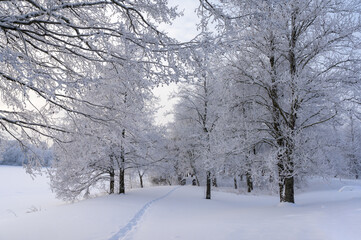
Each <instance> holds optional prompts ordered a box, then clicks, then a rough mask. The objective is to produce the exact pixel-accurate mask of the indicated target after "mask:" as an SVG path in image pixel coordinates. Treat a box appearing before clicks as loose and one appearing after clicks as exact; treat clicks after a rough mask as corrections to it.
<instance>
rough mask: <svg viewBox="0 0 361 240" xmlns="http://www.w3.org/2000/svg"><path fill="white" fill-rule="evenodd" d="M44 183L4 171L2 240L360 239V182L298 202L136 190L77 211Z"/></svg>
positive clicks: (306, 194) (320, 188) (314, 192)
mask: <svg viewBox="0 0 361 240" xmlns="http://www.w3.org/2000/svg"><path fill="white" fill-rule="evenodd" d="M47 181H48V179H47V178H46V177H45V176H42V177H37V178H36V179H35V180H34V181H33V180H32V179H31V177H30V176H28V175H26V174H25V172H24V169H23V168H20V167H5V166H1V167H0V239H1V240H16V239H18V240H25V239H26V240H43V239H46V240H49V239H51V240H57V239H58V240H64V239H66V240H82V239H83V240H92V239H94V240H96V239H98V240H100V239H104V240H107V239H142V240H144V239H157V240H162V239H164V240H168V239H187V240H189V239H215V240H216V239H237V240H239V239H247V240H248V239H250V240H257V239H267V240H274V239H280V240H281V239H282V240H292V239H300V240H311V239H312V240H317V239H324V240H359V239H361V181H355V180H348V181H346V180H343V181H340V180H338V179H333V180H331V181H330V182H328V183H327V182H325V181H323V180H318V181H314V182H313V183H312V184H310V185H309V186H312V187H308V189H306V190H305V191H303V192H302V193H299V194H296V201H297V204H294V205H292V204H279V203H278V197H277V196H266V195H264V196H254V195H238V194H234V193H225V192H221V191H214V192H213V195H212V198H213V199H212V200H205V199H204V189H203V188H199V187H192V186H184V187H178V186H166V187H151V188H145V189H132V190H130V191H128V193H127V194H125V195H123V196H119V195H112V196H102V197H98V198H94V199H89V200H84V201H81V202H78V203H74V204H67V203H63V202H61V201H59V200H56V199H55V198H54V195H53V193H51V191H50V189H49V187H48V185H47Z"/></svg>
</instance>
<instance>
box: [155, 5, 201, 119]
mask: <svg viewBox="0 0 361 240" xmlns="http://www.w3.org/2000/svg"><path fill="white" fill-rule="evenodd" d="M169 5H170V6H177V5H178V10H179V11H183V13H184V14H183V16H181V17H179V18H177V19H176V20H175V21H174V22H173V24H172V25H162V26H161V29H164V30H165V32H167V33H168V34H169V36H171V37H173V38H176V39H177V40H179V41H181V42H186V41H189V40H191V39H193V38H194V37H195V36H196V35H197V26H196V25H197V23H198V18H197V15H196V13H195V9H196V8H197V7H198V5H199V2H198V0H169ZM176 89H177V85H176V84H175V83H171V84H170V85H169V86H162V87H158V88H156V89H154V90H153V92H154V94H155V95H156V96H157V97H158V98H160V102H159V107H160V109H159V111H158V113H157V115H156V119H155V121H156V123H157V124H161V125H163V124H166V123H168V122H170V121H172V120H173V116H172V114H170V113H171V111H172V109H173V106H174V104H175V102H176V100H175V99H170V95H171V93H172V92H174V91H175V90H176Z"/></svg>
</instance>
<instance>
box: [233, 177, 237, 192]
mask: <svg viewBox="0 0 361 240" xmlns="http://www.w3.org/2000/svg"><path fill="white" fill-rule="evenodd" d="M233 182H234V189H237V188H238V186H237V178H236V177H234V178H233Z"/></svg>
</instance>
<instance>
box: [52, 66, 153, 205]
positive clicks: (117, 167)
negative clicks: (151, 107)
mask: <svg viewBox="0 0 361 240" xmlns="http://www.w3.org/2000/svg"><path fill="white" fill-rule="evenodd" d="M99 70H102V71H103V76H102V78H103V79H102V81H101V82H99V83H96V84H93V85H91V86H89V89H88V90H87V91H85V92H84V94H83V98H82V99H84V101H90V99H91V100H93V101H95V102H97V103H98V104H100V105H101V106H103V108H102V109H101V111H99V112H95V110H94V108H87V107H86V106H84V105H83V104H79V105H78V106H77V108H76V109H79V111H81V112H84V113H87V114H89V115H97V116H102V119H106V120H101V121H94V120H92V119H89V118H87V117H86V116H83V115H76V116H73V115H71V114H70V115H68V116H65V118H64V120H65V122H66V123H67V126H66V127H65V128H67V129H73V132H74V134H71V135H70V134H67V135H68V136H66V137H67V138H68V141H69V143H64V144H62V146H60V147H59V148H57V161H56V163H55V164H54V166H53V171H52V176H53V177H52V185H53V188H54V189H55V190H56V191H57V192H58V196H59V197H65V198H70V199H71V198H75V197H78V196H80V195H81V193H83V192H84V191H85V192H88V191H89V188H90V187H92V186H93V185H95V184H97V182H98V181H104V180H106V181H109V193H114V192H116V191H115V187H116V182H115V180H116V175H117V176H118V182H117V186H118V191H117V192H118V193H125V179H124V176H125V169H126V168H129V167H134V166H137V164H140V163H139V162H138V160H139V159H138V156H140V154H139V152H140V151H139V149H138V147H139V145H140V143H144V144H146V141H145V140H144V139H145V138H146V137H145V133H146V130H145V128H146V127H145V126H147V127H148V125H149V124H148V123H149V122H150V119H149V117H150V116H151V114H149V111H148V109H147V107H146V103H147V101H149V100H150V98H151V93H150V90H149V86H150V84H149V82H148V81H145V80H144V78H143V77H142V76H141V75H140V74H139V72H138V71H137V69H136V68H135V69H133V71H129V68H125V67H116V66H114V65H108V66H102V68H101V69H99ZM72 160H74V166H69V165H71V162H72ZM79 178H81V181H80V180H76V179H79ZM70 190H71V191H70ZM69 191H70V192H69Z"/></svg>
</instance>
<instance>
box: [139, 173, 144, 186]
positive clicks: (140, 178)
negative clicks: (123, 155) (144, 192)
mask: <svg viewBox="0 0 361 240" xmlns="http://www.w3.org/2000/svg"><path fill="white" fill-rule="evenodd" d="M139 181H140V188H143V187H144V186H143V175H141V174H139Z"/></svg>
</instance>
